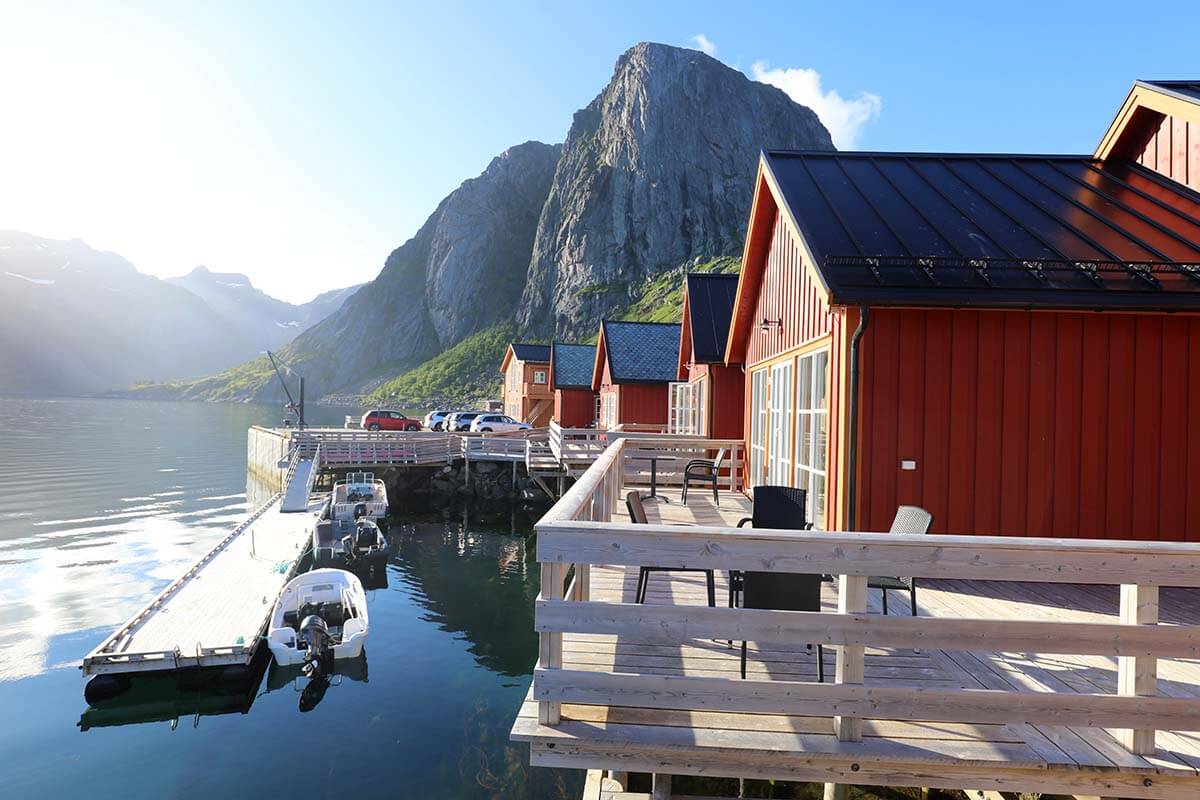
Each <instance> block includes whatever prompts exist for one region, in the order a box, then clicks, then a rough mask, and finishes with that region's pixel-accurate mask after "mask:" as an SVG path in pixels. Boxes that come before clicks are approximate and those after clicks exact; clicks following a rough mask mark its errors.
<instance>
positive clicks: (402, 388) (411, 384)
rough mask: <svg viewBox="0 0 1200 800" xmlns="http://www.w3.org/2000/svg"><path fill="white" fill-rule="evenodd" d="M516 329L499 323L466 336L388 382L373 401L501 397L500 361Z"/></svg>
mask: <svg viewBox="0 0 1200 800" xmlns="http://www.w3.org/2000/svg"><path fill="white" fill-rule="evenodd" d="M516 333H517V328H516V325H515V323H513V322H502V323H499V324H497V325H493V326H492V327H490V328H487V329H486V330H482V331H480V332H479V333H476V334H473V335H471V336H468V337H467V338H466V339H463V340H462V341H461V342H459V343H458V344H456V345H454V346H453V347H451V348H450V349H449V350H447V351H445V352H444V353H439V354H438V355H436V356H434V357H433V358H431V359H429V360H428V361H426V362H425V363H423V364H421V365H420V366H419V367H417V368H416V369H412V370H409V371H408V372H406V373H404V374H403V375H400V376H399V377H396V378H393V379H392V380H390V381H387V382H386V383H384V384H383V385H382V386H380V387H379V388H378V389H376V390H375V391H374V392H373V393H372V394H371V400H372V402H378V403H404V404H408V405H411V406H426V405H430V404H442V403H454V402H460V401H461V402H468V401H474V400H479V399H482V398H488V397H497V396H499V394H500V361H501V359H503V358H504V350H505V348H507V347H508V344H509V342H511V341H513V339H514V338H515V336H516Z"/></svg>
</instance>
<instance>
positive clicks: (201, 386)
mask: <svg viewBox="0 0 1200 800" xmlns="http://www.w3.org/2000/svg"><path fill="white" fill-rule="evenodd" d="M273 380H275V372H274V370H272V369H271V362H270V361H269V360H268V359H267V358H266V357H262V358H256V359H254V360H253V361H247V362H245V363H244V364H238V365H237V366H236V367H230V368H229V369H227V370H224V371H222V372H218V373H217V374H216V375H209V376H208V377H206V378H195V379H192V380H181V381H166V382H163V383H153V382H145V383H138V384H136V385H134V386H133V387H132V388H131V389H130V390H129V392H128V393H129V394H131V395H136V396H139V397H148V398H155V397H164V398H170V399H172V400H210V401H229V400H242V399H245V398H246V397H249V396H253V395H255V394H256V393H258V392H259V391H261V390H262V388H263V387H264V386H266V385H267V384H269V383H270V382H271V381H273Z"/></svg>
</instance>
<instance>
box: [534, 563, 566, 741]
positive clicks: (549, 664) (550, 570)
mask: <svg viewBox="0 0 1200 800" xmlns="http://www.w3.org/2000/svg"><path fill="white" fill-rule="evenodd" d="M565 575H566V567H565V566H564V565H562V564H542V598H543V599H544V600H562V599H563V577H564V576H565ZM562 653H563V649H562V634H561V633H541V634H538V666H540V667H541V668H542V669H562ZM561 710H562V706H561V704H560V703H558V702H554V701H550V700H539V701H538V723H539V724H541V725H557V724H558V723H559V719H560V712H561Z"/></svg>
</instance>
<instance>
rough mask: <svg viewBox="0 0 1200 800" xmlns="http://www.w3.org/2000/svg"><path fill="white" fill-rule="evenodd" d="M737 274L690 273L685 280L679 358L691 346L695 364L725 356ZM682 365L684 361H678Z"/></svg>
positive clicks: (718, 360)
mask: <svg viewBox="0 0 1200 800" xmlns="http://www.w3.org/2000/svg"><path fill="white" fill-rule="evenodd" d="M737 286H738V276H737V275H736V274H732V273H721V272H691V273H688V275H687V276H686V278H685V279H684V292H683V316H684V323H683V330H682V331H681V335H682V336H683V337H684V338H685V339H686V340H690V341H681V343H680V347H679V358H680V359H681V360H682V359H683V358H684V355H685V352H686V351H688V350H689V349H690V351H691V360H692V362H693V363H696V364H717V363H720V362H721V361H723V360H724V358H725V344H726V342H727V341H728V339H729V323H730V321H731V320H732V319H733V301H734V299H735V298H736V297H737ZM680 367H681V368H682V367H683V364H680Z"/></svg>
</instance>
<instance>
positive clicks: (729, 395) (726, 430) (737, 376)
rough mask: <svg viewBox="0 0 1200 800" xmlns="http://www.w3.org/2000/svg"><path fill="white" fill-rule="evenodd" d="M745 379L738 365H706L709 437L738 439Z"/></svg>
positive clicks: (740, 434) (743, 401) (741, 421)
mask: <svg viewBox="0 0 1200 800" xmlns="http://www.w3.org/2000/svg"><path fill="white" fill-rule="evenodd" d="M745 382H746V378H745V376H744V375H743V374H742V368H741V367H740V366H732V367H727V366H725V365H724V364H713V365H712V366H710V367H708V392H709V402H708V409H709V410H708V426H709V427H708V430H709V431H710V433H709V436H711V437H712V438H713V439H741V438H742V424H743V419H742V418H743V415H744V413H745Z"/></svg>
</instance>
